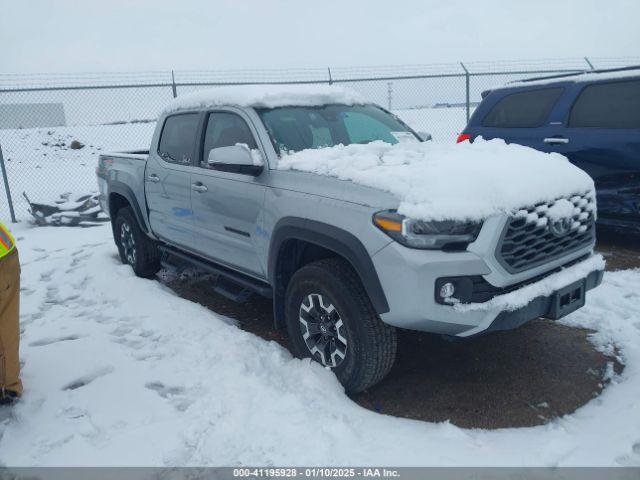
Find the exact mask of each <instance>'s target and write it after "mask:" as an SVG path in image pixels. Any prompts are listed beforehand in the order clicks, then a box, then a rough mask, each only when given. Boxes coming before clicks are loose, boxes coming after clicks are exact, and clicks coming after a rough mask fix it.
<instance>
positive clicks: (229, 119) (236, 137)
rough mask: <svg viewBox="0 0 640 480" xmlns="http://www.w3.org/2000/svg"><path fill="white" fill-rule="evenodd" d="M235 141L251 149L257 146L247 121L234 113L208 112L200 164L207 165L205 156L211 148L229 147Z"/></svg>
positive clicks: (207, 155)
mask: <svg viewBox="0 0 640 480" xmlns="http://www.w3.org/2000/svg"><path fill="white" fill-rule="evenodd" d="M237 143H244V144H245V145H247V146H248V147H249V148H250V149H252V150H253V149H256V148H258V146H257V144H256V141H255V138H254V137H253V133H251V130H250V129H249V125H247V122H245V121H244V120H243V119H242V118H241V117H240V116H239V115H236V114H235V113H226V112H219V113H211V114H209V119H208V120H207V130H206V132H205V135H204V148H203V149H202V156H203V158H202V161H201V162H200V164H201V165H202V166H203V167H208V164H207V158H209V152H210V151H211V150H212V149H213V148H220V147H230V146H233V145H235V144H237Z"/></svg>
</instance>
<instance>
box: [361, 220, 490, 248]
mask: <svg viewBox="0 0 640 480" xmlns="http://www.w3.org/2000/svg"><path fill="white" fill-rule="evenodd" d="M373 223H374V225H375V226H376V227H378V228H379V229H380V230H382V231H383V232H384V233H386V234H387V235H389V236H390V237H391V238H393V239H394V240H395V241H397V242H399V243H401V244H402V245H404V246H406V247H409V248H423V249H430V250H464V249H465V248H466V247H467V245H469V244H470V243H471V242H473V241H474V240H475V239H476V238H477V237H478V233H480V229H481V228H482V222H460V221H455V220H438V221H425V220H414V219H411V218H406V217H405V216H404V215H400V214H399V213H397V212H395V211H392V210H387V211H383V212H378V213H376V214H375V215H374V216H373Z"/></svg>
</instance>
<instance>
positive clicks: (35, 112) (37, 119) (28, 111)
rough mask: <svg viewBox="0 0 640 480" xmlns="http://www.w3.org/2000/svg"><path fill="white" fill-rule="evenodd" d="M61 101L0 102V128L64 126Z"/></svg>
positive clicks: (64, 120) (65, 122)
mask: <svg viewBox="0 0 640 480" xmlns="http://www.w3.org/2000/svg"><path fill="white" fill-rule="evenodd" d="M66 124H67V121H66V119H65V115H64V107H63V105H62V104H61V103H0V129H8V128H37V127H64V126H65V125H66Z"/></svg>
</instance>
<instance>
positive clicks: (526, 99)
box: [465, 86, 564, 151]
mask: <svg viewBox="0 0 640 480" xmlns="http://www.w3.org/2000/svg"><path fill="white" fill-rule="evenodd" d="M563 92H564V88H563V87H559V86H553V87H536V88H530V89H527V90H520V91H514V92H513V93H508V94H507V95H504V92H501V91H496V92H492V93H490V94H489V96H488V97H487V98H486V99H485V100H484V101H485V102H487V101H491V96H492V95H503V96H502V98H500V99H499V100H497V101H496V102H495V104H494V105H493V107H492V108H490V109H489V111H488V112H487V113H486V114H485V115H484V117H483V118H480V119H477V120H476V118H475V117H476V115H475V114H474V118H473V119H472V123H473V124H474V125H472V126H470V127H469V128H467V129H465V132H466V133H469V134H471V135H472V136H473V137H476V136H479V135H481V136H482V137H483V138H485V139H487V140H488V139H492V138H502V139H504V140H505V141H506V142H507V143H517V144H520V145H525V146H528V147H532V148H535V149H537V150H542V151H546V150H547V148H548V146H547V145H546V144H545V143H544V142H543V138H545V137H547V136H551V135H553V134H554V125H553V124H551V123H550V121H549V118H550V114H551V112H552V111H553V108H554V106H555V105H556V103H557V102H558V100H559V99H560V97H561V96H562V94H563ZM478 113H479V114H480V111H479V112H478ZM476 122H477V123H478V124H476Z"/></svg>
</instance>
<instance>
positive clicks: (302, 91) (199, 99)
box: [164, 85, 367, 113]
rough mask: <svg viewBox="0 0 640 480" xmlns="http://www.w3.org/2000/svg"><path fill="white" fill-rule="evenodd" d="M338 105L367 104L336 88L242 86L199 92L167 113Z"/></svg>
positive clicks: (174, 104)
mask: <svg viewBox="0 0 640 480" xmlns="http://www.w3.org/2000/svg"><path fill="white" fill-rule="evenodd" d="M332 103H338V104H343V105H357V104H365V103H367V102H366V101H365V99H364V98H363V97H362V96H361V95H360V94H359V93H357V92H355V91H353V90H351V89H348V88H343V87H339V86H335V85H239V86H225V87H216V88H210V89H206V90H199V91H197V92H194V93H190V94H187V95H183V96H180V97H178V98H176V99H175V100H173V101H172V102H171V103H170V104H169V105H167V107H166V108H165V110H164V113H171V112H175V111H178V110H189V109H197V108H207V107H216V106H223V105H235V106H239V107H262V108H275V107H293V106H300V107H310V106H319V105H327V104H332Z"/></svg>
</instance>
